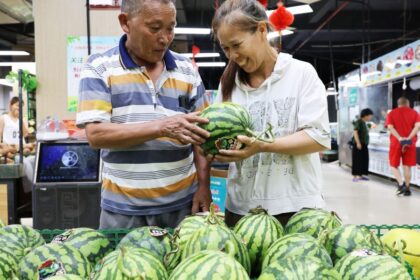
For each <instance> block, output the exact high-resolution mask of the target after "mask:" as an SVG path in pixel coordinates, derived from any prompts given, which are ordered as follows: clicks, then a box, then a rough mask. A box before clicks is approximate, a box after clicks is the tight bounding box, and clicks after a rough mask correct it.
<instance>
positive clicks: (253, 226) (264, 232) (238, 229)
mask: <svg viewBox="0 0 420 280" xmlns="http://www.w3.org/2000/svg"><path fill="white" fill-rule="evenodd" d="M234 231H235V233H236V234H238V236H239V237H241V238H242V239H243V240H244V241H245V243H246V245H247V248H248V253H249V258H250V260H251V267H252V269H251V271H252V274H253V275H259V273H260V272H261V265H262V259H263V256H264V255H265V254H266V253H267V250H268V248H269V247H270V246H271V245H272V244H273V243H274V242H275V241H276V240H277V239H279V238H280V237H282V236H283V227H282V225H281V224H280V223H279V221H278V220H277V219H276V218H274V217H273V216H271V215H269V214H268V213H267V211H266V210H265V209H262V208H261V206H258V207H257V208H255V209H251V210H250V211H249V214H248V215H246V216H245V217H243V218H241V219H240V220H239V221H238V223H237V224H236V226H235V228H234Z"/></svg>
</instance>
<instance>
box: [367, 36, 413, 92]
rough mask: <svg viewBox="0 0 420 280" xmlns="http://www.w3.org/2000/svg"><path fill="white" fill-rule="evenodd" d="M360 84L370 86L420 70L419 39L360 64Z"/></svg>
mask: <svg viewBox="0 0 420 280" xmlns="http://www.w3.org/2000/svg"><path fill="white" fill-rule="evenodd" d="M360 70H361V73H362V75H361V77H362V85H363V86H370V85H374V84H378V83H382V82H385V81H390V80H395V79H398V78H402V77H404V76H408V75H412V74H415V73H419V72H420V40H417V41H415V42H413V43H411V44H408V45H406V46H404V47H402V48H399V49H397V50H395V51H393V52H390V53H388V54H386V55H383V56H381V57H378V58H377V59H375V60H372V61H370V62H368V63H365V64H362V66H361V69H360Z"/></svg>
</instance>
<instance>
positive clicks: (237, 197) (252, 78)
mask: <svg viewBox="0 0 420 280" xmlns="http://www.w3.org/2000/svg"><path fill="white" fill-rule="evenodd" d="M212 28H213V33H214V35H215V37H216V38H217V40H218V41H219V43H220V46H221V48H222V49H223V51H224V53H225V54H226V56H227V58H228V59H229V63H228V65H227V67H226V69H225V70H224V72H223V75H222V78H221V84H220V86H219V94H218V95H217V97H216V100H215V102H223V101H232V102H234V103H238V104H240V105H242V106H243V107H244V108H245V109H246V110H247V111H248V112H249V114H250V116H251V119H252V122H253V125H254V129H255V130H256V131H259V132H261V131H264V130H265V129H266V128H267V125H268V123H270V124H272V125H273V134H274V136H275V139H274V142H273V143H265V142H263V141H259V140H258V141H254V139H252V138H249V137H246V136H238V140H239V141H240V142H242V143H243V144H245V148H244V149H241V150H219V153H220V154H217V155H215V156H214V160H216V161H219V162H229V163H230V166H229V174H228V183H227V189H228V194H227V198H226V212H225V217H226V224H227V225H228V226H230V227H232V226H234V225H235V224H236V223H237V221H238V220H239V219H240V218H241V217H242V216H244V215H246V214H247V213H248V211H249V210H250V209H252V208H255V207H257V206H258V205H261V206H262V207H263V208H264V209H267V210H268V213H270V214H271V215H274V216H275V217H276V218H277V219H278V220H279V221H280V222H281V223H282V224H283V225H285V224H286V223H287V221H288V220H289V218H290V217H291V216H292V215H293V214H294V213H295V212H297V211H299V210H300V209H301V208H303V207H312V208H322V207H323V206H324V200H323V197H322V170H321V162H320V158H319V154H318V152H319V151H322V150H325V149H328V148H330V145H331V137H330V133H329V122H328V108H327V96H326V91H325V87H324V85H323V84H322V82H321V80H320V79H319V77H318V75H317V73H316V71H315V69H314V68H313V66H312V65H310V64H309V63H306V62H303V61H299V60H296V59H294V58H292V56H291V55H289V54H286V53H278V52H277V50H276V49H275V48H273V47H272V46H271V45H270V42H269V40H268V38H267V35H268V32H269V30H270V29H271V26H270V23H269V21H268V18H267V14H266V11H265V10H264V7H263V6H262V5H261V4H260V3H258V2H257V1H255V0H241V1H238V0H227V1H225V2H223V4H222V5H221V6H220V7H219V8H218V9H217V10H216V13H215V16H214V18H213V23H212ZM210 158H211V156H209V159H210Z"/></svg>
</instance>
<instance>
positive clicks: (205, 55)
mask: <svg viewBox="0 0 420 280" xmlns="http://www.w3.org/2000/svg"><path fill="white" fill-rule="evenodd" d="M181 55H182V56H185V57H189V58H191V57H193V54H192V53H181ZM219 56H220V53H198V54H196V55H195V58H200V57H219Z"/></svg>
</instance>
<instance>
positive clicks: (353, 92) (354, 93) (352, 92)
mask: <svg viewBox="0 0 420 280" xmlns="http://www.w3.org/2000/svg"><path fill="white" fill-rule="evenodd" d="M348 93H349V107H354V106H356V105H357V98H358V96H359V89H358V88H349V91H348Z"/></svg>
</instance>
